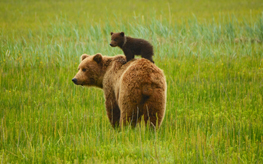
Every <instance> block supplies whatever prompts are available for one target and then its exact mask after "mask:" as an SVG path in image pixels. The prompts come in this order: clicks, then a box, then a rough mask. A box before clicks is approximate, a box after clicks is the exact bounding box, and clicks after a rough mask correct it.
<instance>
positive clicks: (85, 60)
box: [72, 54, 104, 88]
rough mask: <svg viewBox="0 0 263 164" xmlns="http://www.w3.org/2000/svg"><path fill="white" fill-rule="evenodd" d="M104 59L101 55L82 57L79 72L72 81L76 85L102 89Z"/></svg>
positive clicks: (85, 55)
mask: <svg viewBox="0 0 263 164" xmlns="http://www.w3.org/2000/svg"><path fill="white" fill-rule="evenodd" d="M102 67H103V57H102V55H101V54H96V55H91V56H89V55H87V54H83V55H82V56H81V63H80V64H79V67H78V72H77V74H76V75H75V77H74V78H73V79H72V81H73V82H74V83H75V84H76V85H82V86H97V87H100V88H102V79H103V72H104V71H103V70H102Z"/></svg>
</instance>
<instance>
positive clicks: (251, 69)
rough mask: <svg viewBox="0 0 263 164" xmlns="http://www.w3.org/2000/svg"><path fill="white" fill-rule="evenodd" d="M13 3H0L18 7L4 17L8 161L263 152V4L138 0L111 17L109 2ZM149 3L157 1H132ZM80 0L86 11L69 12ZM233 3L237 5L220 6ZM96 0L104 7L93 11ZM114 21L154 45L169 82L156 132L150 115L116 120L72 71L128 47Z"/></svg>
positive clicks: (0, 112)
mask: <svg viewBox="0 0 263 164" xmlns="http://www.w3.org/2000/svg"><path fill="white" fill-rule="evenodd" d="M14 2H15V1H8V2H1V3H5V4H4V5H5V8H4V7H2V5H0V6H1V12H2V13H3V11H5V12H7V13H10V11H11V10H10V9H12V11H13V15H12V14H6V15H8V16H7V17H4V16H1V20H3V21H1V22H2V23H1V26H2V27H3V28H2V29H1V31H0V37H1V39H0V55H1V58H0V73H1V76H0V86H1V92H0V97H1V99H0V141H1V142H0V161H1V163H262V162H263V131H262V126H263V110H262V106H263V102H262V101H263V100H262V96H263V85H262V82H263V81H262V80H263V78H262V77H263V65H262V63H263V54H262V52H263V48H262V41H263V32H262V31H263V28H262V27H263V15H262V14H258V13H259V12H258V11H260V10H261V11H262V5H261V6H260V5H259V4H258V5H254V6H253V5H252V3H248V2H246V1H240V3H241V5H240V6H239V8H238V7H237V5H236V4H237V2H233V4H231V3H230V4H228V5H229V6H224V5H222V4H220V5H218V6H217V3H215V2H211V3H207V4H209V5H211V6H212V7H213V6H214V7H215V6H217V7H216V8H215V11H214V12H213V13H212V14H211V15H210V16H208V14H207V13H209V12H212V9H211V8H207V9H206V8H205V9H204V8H203V6H205V4H206V3H204V2H205V1H201V2H200V4H196V6H190V7H186V6H187V5H188V6H189V5H190V4H192V1H185V2H181V1H180V2H178V3H161V4H160V3H157V2H152V3H150V4H148V3H146V2H141V1H140V2H139V1H135V2H134V3H133V4H134V6H132V3H131V2H128V4H125V5H127V6H126V7H127V10H125V8H124V9H118V10H116V12H115V15H116V17H115V18H114V17H110V20H108V21H106V20H105V18H104V17H106V15H107V14H109V13H111V11H114V10H111V9H112V8H111V7H109V6H105V8H102V9H101V8H99V6H101V5H102V4H103V3H102V2H101V1H97V2H94V3H89V5H91V7H85V6H84V5H83V3H84V2H78V1H76V2H64V3H61V2H53V1H52V2H48V3H45V2H39V1H36V2H31V1H16V3H14ZM144 3H146V4H147V5H149V8H150V9H149V10H147V11H145V13H143V11H142V10H140V9H138V10H135V12H132V11H133V9H134V8H136V7H138V6H140V5H141V4H144ZM254 3H255V4H257V1H254ZM39 4H41V7H39ZM20 5H22V6H24V7H25V6H27V8H26V9H28V11H26V10H21V6H20ZM177 5H178V6H179V7H185V8H187V9H188V10H186V11H189V10H192V11H194V15H193V14H190V13H188V12H183V10H180V11H181V12H183V13H186V14H185V17H182V18H181V19H174V18H176V17H177V16H179V15H180V13H174V10H175V9H178V8H179V7H178V6H177ZM246 5H247V8H246V7H245V6H246ZM72 6H73V7H72ZM75 6H80V9H79V10H80V11H79V12H75V13H74V12H72V15H70V14H69V13H70V11H67V10H69V9H71V8H72V9H73V11H75V10H76V9H75ZM156 6H159V7H160V9H159V10H158V8H156ZM168 6H169V7H170V9H169V10H170V12H169V10H164V9H165V8H166V7H168ZM233 6H234V7H236V8H237V10H235V12H234V13H232V14H231V12H230V14H229V15H228V14H225V15H224V14H222V13H221V16H220V13H219V11H222V10H224V9H225V10H228V9H229V8H233ZM118 7H119V6H118ZM34 8H38V9H39V11H37V12H36V14H35V15H34V12H33V11H35V9H34ZM47 8H48V9H49V10H48V11H49V12H48V11H45V10H44V9H47ZM86 8H89V9H91V8H93V9H92V10H86ZM40 9H42V10H40ZM55 9H59V12H55ZM104 9H105V10H104ZM136 9H137V8H136ZM238 9H240V11H238ZM9 10H10V11H9ZM84 10H85V12H84ZM201 10H204V11H202V12H201V13H200V11H201ZM249 10H253V11H249ZM94 11H101V13H100V14H101V15H100V14H98V15H94V17H92V16H93V13H94ZM198 11H199V12H198ZM83 12H84V13H85V14H83ZM125 12H127V13H126V14H124V13H125ZM236 12H237V13H242V12H243V13H251V14H248V15H247V14H243V15H238V14H236ZM218 13H219V14H218ZM19 14H21V15H19ZM187 14H188V15H187ZM217 14H218V15H217ZM16 16H17V19H16ZM77 16H79V17H77ZM118 16H120V17H121V20H122V22H119V21H118ZM23 17H24V18H23ZM18 18H21V19H18ZM97 18H100V20H99V19H97ZM149 18H152V19H149ZM201 18H205V19H201ZM104 20H105V21H104ZM23 21H24V23H23ZM3 22H4V23H3ZM14 22H16V23H17V26H15V25H14ZM9 25H10V26H9ZM8 27H10V28H8ZM19 28H21V31H19V30H18V29H19ZM111 31H114V32H115V31H125V33H126V34H127V35H130V36H133V37H140V38H144V39H147V40H149V41H150V42H151V43H152V44H153V45H154V51H155V56H154V61H155V63H156V65H157V66H158V67H160V68H161V69H163V70H164V73H165V75H166V80H167V85H168V88H167V107H166V109H167V111H166V116H165V119H164V122H163V124H162V126H161V128H160V129H159V130H157V131H154V130H149V129H147V128H146V127H144V125H139V126H138V127H137V128H135V129H131V128H130V127H127V128H126V129H124V130H122V131H121V130H114V129H113V128H112V127H111V126H110V123H109V121H108V118H107V116H106V111H105V107H104V97H103V92H102V91H101V90H99V89H96V88H84V87H79V86H75V85H74V84H73V83H72V82H71V79H72V78H73V77H74V75H75V73H76V72H77V66H78V64H79V57H80V55H81V54H82V53H88V54H94V53H97V52H101V53H102V54H103V55H110V56H113V55H116V54H122V51H121V50H120V49H117V48H112V47H110V46H109V41H110V34H109V33H110V32H111Z"/></svg>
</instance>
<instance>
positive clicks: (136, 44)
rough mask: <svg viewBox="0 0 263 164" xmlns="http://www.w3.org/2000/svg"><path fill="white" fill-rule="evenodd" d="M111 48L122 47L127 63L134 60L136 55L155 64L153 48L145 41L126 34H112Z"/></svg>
mask: <svg viewBox="0 0 263 164" xmlns="http://www.w3.org/2000/svg"><path fill="white" fill-rule="evenodd" d="M110 46H112V47H116V46H118V47H120V48H121V49H122V51H123V52H124V54H125V56H126V59H127V62H129V61H130V60H132V59H134V55H141V56H142V57H143V58H145V59H148V60H150V61H151V62H152V63H154V61H153V59H152V56H153V55H154V53H153V46H152V45H151V44H150V43H149V42H148V41H146V40H144V39H137V38H132V37H129V36H125V34H124V32H119V33H113V32H111V43H110Z"/></svg>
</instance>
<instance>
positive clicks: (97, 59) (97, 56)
mask: <svg viewBox="0 0 263 164" xmlns="http://www.w3.org/2000/svg"><path fill="white" fill-rule="evenodd" d="M93 60H94V61H95V62H97V63H100V62H101V61H102V55H101V54H96V55H95V56H94V58H93Z"/></svg>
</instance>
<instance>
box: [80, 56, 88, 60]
mask: <svg viewBox="0 0 263 164" xmlns="http://www.w3.org/2000/svg"><path fill="white" fill-rule="evenodd" d="M86 57H89V55H87V54H82V55H81V57H80V59H81V61H82V60H84V59H85V58H86Z"/></svg>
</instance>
